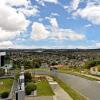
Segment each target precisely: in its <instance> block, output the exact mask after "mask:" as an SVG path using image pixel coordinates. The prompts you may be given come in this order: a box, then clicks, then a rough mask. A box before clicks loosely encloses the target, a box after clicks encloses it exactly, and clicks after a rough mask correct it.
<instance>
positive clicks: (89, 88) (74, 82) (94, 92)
mask: <svg viewBox="0 0 100 100" xmlns="http://www.w3.org/2000/svg"><path fill="white" fill-rule="evenodd" d="M35 73H37V74H52V75H56V76H57V77H58V78H60V79H61V80H63V81H64V82H65V83H67V84H69V85H70V86H71V87H72V88H74V89H76V90H77V91H78V92H80V93H81V94H83V95H84V96H86V97H88V99H89V100H100V83H98V82H96V81H90V80H87V79H84V78H81V77H78V76H74V75H69V74H65V73H58V72H50V71H45V70H42V71H41V70H38V71H35Z"/></svg>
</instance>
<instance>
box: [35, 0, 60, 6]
mask: <svg viewBox="0 0 100 100" xmlns="http://www.w3.org/2000/svg"><path fill="white" fill-rule="evenodd" d="M36 1H37V2H38V3H39V4H41V5H42V6H45V2H48V3H54V4H57V3H58V0H36Z"/></svg>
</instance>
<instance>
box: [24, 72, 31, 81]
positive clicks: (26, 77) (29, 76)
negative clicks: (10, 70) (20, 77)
mask: <svg viewBox="0 0 100 100" xmlns="http://www.w3.org/2000/svg"><path fill="white" fill-rule="evenodd" d="M24 76H25V83H26V82H31V81H32V76H31V73H29V72H26V73H25V74H24Z"/></svg>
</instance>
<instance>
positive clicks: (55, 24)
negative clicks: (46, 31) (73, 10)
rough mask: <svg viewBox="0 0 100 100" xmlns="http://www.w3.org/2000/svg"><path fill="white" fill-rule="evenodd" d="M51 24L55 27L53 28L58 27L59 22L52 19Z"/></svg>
mask: <svg viewBox="0 0 100 100" xmlns="http://www.w3.org/2000/svg"><path fill="white" fill-rule="evenodd" d="M49 20H50V24H51V25H52V26H53V27H58V22H57V19H56V18H50V19H49Z"/></svg>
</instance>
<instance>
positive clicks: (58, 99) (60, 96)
mask: <svg viewBox="0 0 100 100" xmlns="http://www.w3.org/2000/svg"><path fill="white" fill-rule="evenodd" d="M47 80H48V82H49V84H50V86H51V88H52V90H53V92H54V93H55V95H54V96H53V99H54V100H73V99H72V98H71V97H70V96H69V95H68V94H67V93H66V92H65V91H64V90H63V89H62V88H61V87H60V86H59V84H58V83H57V82H55V81H54V80H53V78H51V77H47Z"/></svg>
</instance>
